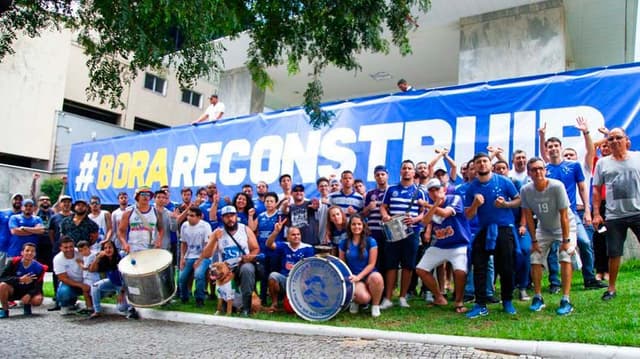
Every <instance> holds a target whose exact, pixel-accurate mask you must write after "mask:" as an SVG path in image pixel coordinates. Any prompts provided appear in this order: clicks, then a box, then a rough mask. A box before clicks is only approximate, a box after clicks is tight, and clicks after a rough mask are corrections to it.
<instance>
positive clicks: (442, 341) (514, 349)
mask: <svg viewBox="0 0 640 359" xmlns="http://www.w3.org/2000/svg"><path fill="white" fill-rule="evenodd" d="M47 299H49V298H47ZM49 300H50V299H49ZM102 307H103V308H104V311H105V312H106V313H110V314H117V313H119V312H118V310H117V309H116V306H115V305H114V304H103V305H102ZM136 310H137V311H138V313H139V314H140V317H141V318H145V319H155V320H164V321H170V322H180V323H191V324H204V325H217V326H221V327H226V328H233V329H245V330H254V331H260V332H269V333H281V334H292V335H308V336H312V335H313V336H330V337H351V338H362V339H371V340H375V339H383V340H394V341H403V342H413V343H422V344H432V345H452V346H462V347H472V348H474V349H477V350H483V351H489V352H495V353H503V354H511V355H536V356H541V357H543V358H575V359H584V358H590V359H591V358H598V359H600V358H603V359H604V358H608V359H609V358H610V359H614V358H615V359H618V358H630V359H631V358H640V348H635V347H622V346H613V345H596V344H581V343H562V342H546V341H533V340H514V339H495V338H478V337H465V336H453V335H442V334H416V333H405V332H394V331H385V330H379V329H360V328H351V327H334V326H328V325H316V324H302V323H285V322H274V321H269V320H258V319H250V318H237V317H226V316H215V315H210V314H196V313H184V312H173V311H161V310H155V309H150V308H136Z"/></svg>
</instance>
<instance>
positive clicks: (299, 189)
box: [291, 183, 304, 192]
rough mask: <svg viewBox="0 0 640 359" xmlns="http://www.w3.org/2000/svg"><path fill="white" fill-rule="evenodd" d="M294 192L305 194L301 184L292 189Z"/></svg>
mask: <svg viewBox="0 0 640 359" xmlns="http://www.w3.org/2000/svg"><path fill="white" fill-rule="evenodd" d="M291 190H292V191H293V192H297V191H302V192H304V186H303V185H301V184H300V183H298V184H296V185H295V186H293V188H292V189H291Z"/></svg>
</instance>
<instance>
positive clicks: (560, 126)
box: [540, 106, 604, 161]
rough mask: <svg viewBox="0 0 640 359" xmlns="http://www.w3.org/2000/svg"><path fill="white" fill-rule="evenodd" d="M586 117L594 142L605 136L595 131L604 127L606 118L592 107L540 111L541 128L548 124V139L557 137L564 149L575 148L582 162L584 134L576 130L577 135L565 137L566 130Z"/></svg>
mask: <svg viewBox="0 0 640 359" xmlns="http://www.w3.org/2000/svg"><path fill="white" fill-rule="evenodd" d="M578 116H582V117H584V119H585V120H587V123H588V126H589V128H590V129H591V138H592V139H593V140H596V139H600V138H602V137H603V136H602V135H601V134H600V133H599V132H598V131H594V130H596V129H598V128H600V127H604V116H602V113H601V112H600V111H598V110H597V109H595V108H593V107H591V106H576V107H561V108H550V109H546V110H540V126H544V124H545V123H546V124H547V132H546V138H549V137H557V138H559V139H560V141H562V147H563V148H569V147H571V148H573V149H575V150H576V151H577V152H578V159H579V160H580V161H582V159H583V158H584V154H585V150H584V138H583V137H582V133H579V132H578V131H577V130H576V134H575V135H572V136H565V135H564V129H565V128H567V127H574V126H575V125H576V118H577V117H578Z"/></svg>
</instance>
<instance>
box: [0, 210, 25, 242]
mask: <svg viewBox="0 0 640 359" xmlns="http://www.w3.org/2000/svg"><path fill="white" fill-rule="evenodd" d="M20 213H22V212H20V211H18V212H14V211H13V210H12V209H6V210H4V211H0V252H6V251H8V250H9V244H11V230H10V229H9V218H11V216H13V215H14V214H20Z"/></svg>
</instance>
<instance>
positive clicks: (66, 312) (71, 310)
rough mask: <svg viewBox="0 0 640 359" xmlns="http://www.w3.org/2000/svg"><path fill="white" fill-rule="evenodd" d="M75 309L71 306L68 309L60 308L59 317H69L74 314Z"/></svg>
mask: <svg viewBox="0 0 640 359" xmlns="http://www.w3.org/2000/svg"><path fill="white" fill-rule="evenodd" d="M74 309H75V308H74V307H73V306H69V307H62V308H61V309H60V315H71V314H73V313H75V310H74Z"/></svg>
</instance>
